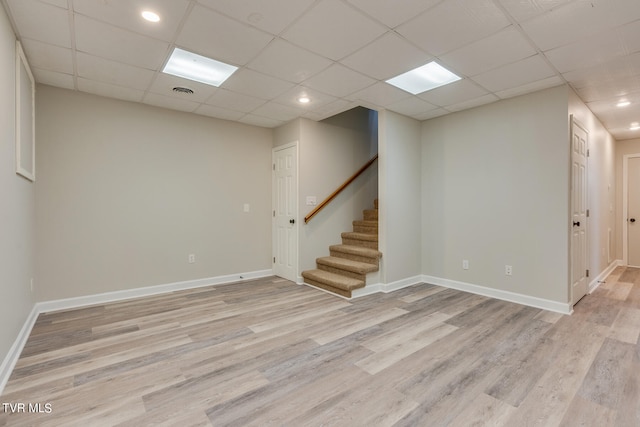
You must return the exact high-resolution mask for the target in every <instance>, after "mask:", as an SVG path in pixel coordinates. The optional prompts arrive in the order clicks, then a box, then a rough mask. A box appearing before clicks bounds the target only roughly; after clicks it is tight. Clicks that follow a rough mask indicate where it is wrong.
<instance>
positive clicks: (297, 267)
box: [271, 140, 302, 283]
mask: <svg viewBox="0 0 640 427" xmlns="http://www.w3.org/2000/svg"><path fill="white" fill-rule="evenodd" d="M289 148H295V149H296V153H295V157H296V172H295V175H296V176H295V185H296V189H295V192H296V198H299V197H300V173H299V171H300V148H299V141H297V140H296V141H293V142H290V143H288V144H283V145H278V146H276V147H273V148H272V149H271V165H272V167H271V212H272V215H271V259H272V262H271V266H272V271H273V273H274V274H275V268H276V266H275V262H274V261H273V259H274V258H275V256H276V254H277V253H278V248H277V247H276V245H277V243H278V239H277V236H276V233H277V230H276V218H275V212H276V171H275V158H276V153H277V152H278V151H282V150H287V149H289ZM299 202H300V201H299V200H298V203H297V204H296V208H295V216H296V218H295V220H296V223H295V224H294V227H295V228H296V236H297V239H296V244H295V248H293V250H294V251H295V259H296V263H295V272H294V273H295V278H293V279H291V278H286V279H288V280H293V281H295V282H296V283H302V278H301V277H300V249H299V246H300V221H298V218H300V203H299Z"/></svg>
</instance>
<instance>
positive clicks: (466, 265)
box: [462, 259, 469, 270]
mask: <svg viewBox="0 0 640 427" xmlns="http://www.w3.org/2000/svg"><path fill="white" fill-rule="evenodd" d="M462 269H463V270H468V269H469V260H468V259H463V260H462Z"/></svg>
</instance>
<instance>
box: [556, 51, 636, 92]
mask: <svg viewBox="0 0 640 427" xmlns="http://www.w3.org/2000/svg"><path fill="white" fill-rule="evenodd" d="M637 74H640V52H638V53H636V54H633V55H628V56H625V57H621V58H613V59H612V60H610V61H607V62H605V63H603V64H599V65H597V66H595V67H590V68H582V69H578V70H573V71H569V72H567V73H563V75H562V76H563V77H564V78H565V79H566V80H567V81H568V82H569V83H571V86H573V87H574V88H581V87H586V86H594V85H597V84H600V83H604V82H616V81H620V79H624V78H628V77H632V76H635V75H637Z"/></svg>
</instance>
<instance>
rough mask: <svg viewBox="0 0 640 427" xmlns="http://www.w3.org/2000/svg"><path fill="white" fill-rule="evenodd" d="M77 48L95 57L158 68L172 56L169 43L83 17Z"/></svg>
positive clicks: (78, 21)
mask: <svg viewBox="0 0 640 427" xmlns="http://www.w3.org/2000/svg"><path fill="white" fill-rule="evenodd" d="M75 30H76V31H75V34H76V49H77V50H78V51H80V52H85V53H88V54H91V55H94V56H100V57H103V58H106V59H111V60H114V61H118V62H122V63H124V64H129V65H134V66H136V67H142V68H147V69H149V70H155V69H158V68H159V67H160V66H161V65H162V64H163V62H164V60H165V59H166V56H167V55H168V54H169V44H168V43H166V42H162V41H160V40H156V39H152V38H151V37H147V36H143V35H140V34H136V33H132V32H130V31H126V30H122V29H120V28H117V27H114V26H112V25H109V24H104V23H102V22H98V21H96V20H93V19H91V18H86V17H84V16H81V15H76V17H75Z"/></svg>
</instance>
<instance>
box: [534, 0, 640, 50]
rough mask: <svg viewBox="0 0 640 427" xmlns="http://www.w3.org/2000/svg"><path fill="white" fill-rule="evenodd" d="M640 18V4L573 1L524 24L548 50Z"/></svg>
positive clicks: (616, 0) (608, 0) (622, 0)
mask: <svg viewBox="0 0 640 427" xmlns="http://www.w3.org/2000/svg"><path fill="white" fill-rule="evenodd" d="M637 19H640V2H639V1H629V0H590V1H584V0H579V1H573V2H570V3H568V4H566V5H564V6H562V7H559V8H557V9H554V10H552V11H550V12H549V13H545V14H544V15H540V16H539V17H537V18H534V19H532V20H530V21H527V22H525V23H523V24H522V27H523V28H524V30H525V31H526V32H527V34H528V35H529V37H531V38H532V40H533V41H534V42H535V43H536V44H537V45H538V47H539V48H540V49H541V50H543V51H547V50H549V49H553V48H555V47H559V46H563V45H566V44H569V43H572V42H574V41H577V40H579V39H581V38H584V37H588V36H591V35H594V34H597V33H603V32H605V31H607V30H611V29H612V28H615V27H617V26H620V25H623V24H626V23H628V22H632V21H635V20H637Z"/></svg>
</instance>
